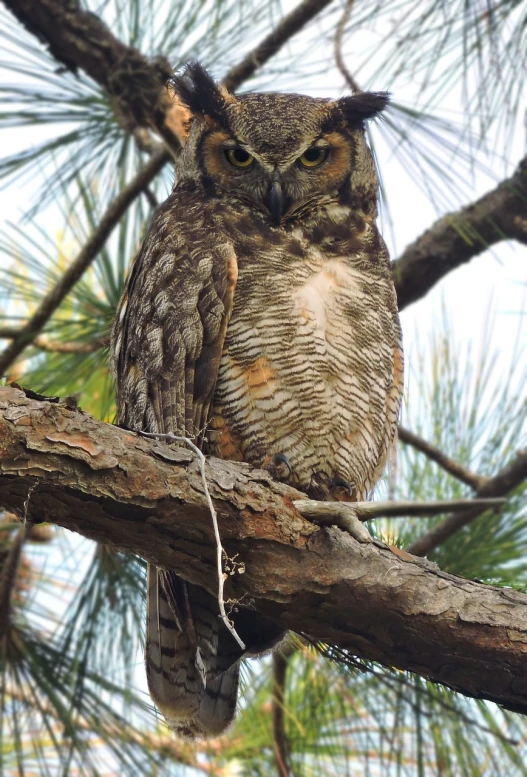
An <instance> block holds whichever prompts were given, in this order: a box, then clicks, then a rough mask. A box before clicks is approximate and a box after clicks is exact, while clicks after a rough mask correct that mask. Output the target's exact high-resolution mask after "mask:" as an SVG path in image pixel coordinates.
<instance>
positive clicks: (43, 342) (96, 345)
mask: <svg viewBox="0 0 527 777" xmlns="http://www.w3.org/2000/svg"><path fill="white" fill-rule="evenodd" d="M21 333H22V327H3V328H2V327H0V340H16V339H17V338H18V337H20V335H21ZM31 344H32V345H34V346H35V348H40V350H41V351H48V352H49V353H95V351H100V349H101V348H107V347H108V345H109V344H110V339H109V338H107V337H103V338H101V339H100V340H89V341H86V342H82V341H79V342H71V343H68V342H66V343H63V342H62V341H61V340H50V339H49V337H47V336H46V335H38V336H37V337H35V338H34V339H33V340H32V342H31Z"/></svg>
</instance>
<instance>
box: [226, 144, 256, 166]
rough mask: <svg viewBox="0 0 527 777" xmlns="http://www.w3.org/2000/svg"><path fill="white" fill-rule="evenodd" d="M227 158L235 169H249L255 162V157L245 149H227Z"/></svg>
mask: <svg viewBox="0 0 527 777" xmlns="http://www.w3.org/2000/svg"><path fill="white" fill-rule="evenodd" d="M225 156H226V157H227V160H228V161H229V162H230V163H231V165H234V167H249V166H250V165H252V163H253V162H254V157H253V156H251V155H250V154H248V153H247V151H244V150H243V148H226V149H225Z"/></svg>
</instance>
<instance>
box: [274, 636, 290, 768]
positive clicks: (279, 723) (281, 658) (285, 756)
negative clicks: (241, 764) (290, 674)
mask: <svg viewBox="0 0 527 777" xmlns="http://www.w3.org/2000/svg"><path fill="white" fill-rule="evenodd" d="M293 653H294V648H293V647H292V646H290V645H289V646H286V645H283V646H282V647H280V648H279V649H278V650H276V651H275V652H274V653H273V700H272V718H273V740H274V751H275V752H274V755H275V761H276V769H277V775H278V777H291V772H290V769H289V752H290V746H289V741H288V739H287V734H286V731H285V715H284V711H285V685H286V679H287V668H288V666H289V659H290V658H291V656H292V655H293Z"/></svg>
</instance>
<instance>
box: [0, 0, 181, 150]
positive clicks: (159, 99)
mask: <svg viewBox="0 0 527 777" xmlns="http://www.w3.org/2000/svg"><path fill="white" fill-rule="evenodd" d="M3 3H4V5H5V6H6V7H7V8H8V9H9V10H10V11H11V13H12V14H13V15H14V16H15V17H16V18H17V19H18V21H19V22H21V24H23V25H24V27H25V28H26V29H27V30H28V31H29V32H30V33H32V34H33V35H35V37H37V38H38V40H40V41H41V42H42V43H44V45H46V46H47V48H48V49H49V51H50V53H51V54H52V55H53V57H54V58H55V59H56V60H57V61H58V62H60V63H62V65H64V66H65V67H66V68H67V69H68V70H71V72H73V73H77V71H78V70H79V69H82V70H84V72H85V73H87V74H88V75H89V76H90V77H91V78H93V80H94V81H96V82H97V83H98V84H99V85H100V86H102V87H103V88H104V89H105V91H106V92H108V94H109V95H110V97H111V98H112V102H113V106H114V111H115V113H116V115H117V117H118V119H119V120H120V123H121V124H122V125H123V126H124V127H125V129H127V131H129V132H131V133H133V132H134V130H136V129H137V128H138V127H145V126H147V127H148V126H151V127H154V128H155V129H156V130H157V132H158V133H159V134H160V135H161V136H162V137H163V139H164V140H165V142H166V143H167V145H168V147H169V148H171V149H172V151H173V152H177V151H178V149H179V143H178V141H177V139H176V138H175V136H174V135H173V134H172V132H170V130H169V129H168V128H167V127H166V126H165V114H166V113H167V111H168V110H169V107H170V98H169V95H168V93H167V91H166V89H165V83H166V81H167V79H168V78H169V77H170V75H171V67H170V63H169V62H168V60H167V59H165V58H163V57H158V58H157V59H148V58H147V57H145V56H144V55H143V54H141V52H140V51H138V50H137V49H136V48H134V47H133V46H127V45H125V44H124V43H122V41H120V40H119V39H118V38H116V37H115V36H114V35H113V33H112V32H111V30H110V29H109V28H108V27H107V26H106V24H104V22H103V21H101V19H99V18H98V17H97V16H96V15H95V14H94V13H91V12H90V11H85V10H83V9H82V8H81V5H80V3H79V2H78V0H68V2H64V0H3Z"/></svg>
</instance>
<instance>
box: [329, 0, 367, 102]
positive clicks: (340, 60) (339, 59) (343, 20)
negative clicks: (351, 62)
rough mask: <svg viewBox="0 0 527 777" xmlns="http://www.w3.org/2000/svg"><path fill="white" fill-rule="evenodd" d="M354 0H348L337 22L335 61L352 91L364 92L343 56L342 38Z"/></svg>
mask: <svg viewBox="0 0 527 777" xmlns="http://www.w3.org/2000/svg"><path fill="white" fill-rule="evenodd" d="M354 2H355V0H346V5H345V7H344V12H343V14H342V16H341V17H340V20H339V23H338V24H337V28H336V30H335V62H336V65H337V67H338V69H339V70H340V72H341V73H342V75H343V76H344V80H345V81H346V83H347V85H348V86H349V88H350V89H351V91H352V92H362V89H361V88H360V86H359V85H358V83H357V82H356V81H355V79H354V78H353V76H352V75H351V73H350V71H349V70H348V68H347V67H346V63H345V62H344V57H343V56H342V38H343V37H344V31H345V28H346V25H347V23H348V21H349V18H350V16H351V10H352V8H353V5H354Z"/></svg>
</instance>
